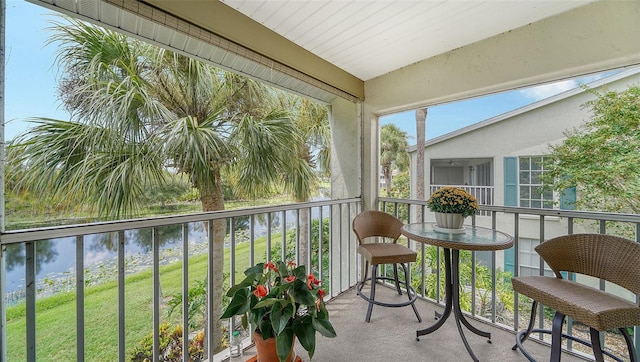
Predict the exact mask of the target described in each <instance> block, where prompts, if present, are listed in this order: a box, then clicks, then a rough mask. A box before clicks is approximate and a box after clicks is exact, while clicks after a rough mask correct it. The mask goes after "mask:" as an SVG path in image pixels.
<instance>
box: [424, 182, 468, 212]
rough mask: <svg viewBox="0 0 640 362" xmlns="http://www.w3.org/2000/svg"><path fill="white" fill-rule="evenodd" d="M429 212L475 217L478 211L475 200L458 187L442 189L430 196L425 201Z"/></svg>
mask: <svg viewBox="0 0 640 362" xmlns="http://www.w3.org/2000/svg"><path fill="white" fill-rule="evenodd" d="M427 206H428V207H429V210H431V211H433V212H442V213H449V214H462V216H463V217H467V216H472V215H475V214H476V213H477V212H478V210H479V207H478V202H477V200H476V198H475V197H474V196H473V195H471V194H470V193H468V192H467V191H465V190H463V189H461V188H459V187H451V186H447V187H443V188H441V189H439V190H437V191H435V192H434V193H432V194H431V197H429V200H428V201H427Z"/></svg>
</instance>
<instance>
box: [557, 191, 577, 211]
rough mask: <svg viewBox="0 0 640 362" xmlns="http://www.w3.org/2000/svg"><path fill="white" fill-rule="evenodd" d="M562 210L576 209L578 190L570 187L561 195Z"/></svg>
mask: <svg viewBox="0 0 640 362" xmlns="http://www.w3.org/2000/svg"><path fill="white" fill-rule="evenodd" d="M560 208H561V209H563V210H575V209H576V188H575V187H569V188H566V189H564V191H563V192H562V194H561V195H560Z"/></svg>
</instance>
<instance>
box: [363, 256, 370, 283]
mask: <svg viewBox="0 0 640 362" xmlns="http://www.w3.org/2000/svg"><path fill="white" fill-rule="evenodd" d="M368 276H369V260H365V262H364V275H363V276H362V284H364V282H365V281H366V280H367V277H368Z"/></svg>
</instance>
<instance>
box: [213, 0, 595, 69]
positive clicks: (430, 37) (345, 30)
mask: <svg viewBox="0 0 640 362" xmlns="http://www.w3.org/2000/svg"><path fill="white" fill-rule="evenodd" d="M221 1H222V2H223V3H225V4H227V5H228V6H230V7H232V8H234V9H236V10H237V11H239V12H241V13H243V14H244V15H246V16H248V17H250V18H252V19H253V20H255V21H257V22H259V23H261V24H262V25H264V26H266V27H267V28H269V29H271V30H273V31H275V32H276V33H278V34H280V35H282V36H283V37H285V38H287V39H288V40H290V41H292V42H294V43H296V44H298V45H299V46H301V47H303V48H305V49H306V50H308V51H310V52H312V53H314V54H316V55H317V56H319V57H321V58H324V59H326V60H327V61H329V62H330V63H333V64H334V65H336V66H338V67H340V68H342V69H344V70H346V71H347V72H349V73H351V74H353V75H355V76H356V77H358V78H360V79H362V80H365V81H366V80H369V79H372V78H375V77H377V76H380V75H383V74H386V73H388V72H391V71H393V70H395V69H399V68H402V67H404V66H407V65H409V64H412V63H415V62H417V61H420V60H423V59H427V58H430V57H433V56H435V55H438V54H442V53H445V52H447V51H450V50H453V49H456V48H459V47H462V46H465V45H467V44H471V43H474V42H477V41H479V40H482V39H486V38H489V37H491V36H494V35H497V34H500V33H504V32H508V31H509V30H512V29H515V28H519V27H522V26H525V25H527V24H529V23H532V22H535V21H538V20H541V19H544V18H547V17H551V16H553V15H556V14H559V13H562V12H565V11H568V10H571V9H574V8H577V7H580V6H583V5H586V4H588V3H591V2H593V1H591V0H569V1H567V0H508V1H497V0H453V1H452V0H448V1H442V0H423V1H389V0H386V1H382V0H360V1H345V0H313V1H303V0H221ZM365 59H366V61H363V60H365Z"/></svg>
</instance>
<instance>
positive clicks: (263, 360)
mask: <svg viewBox="0 0 640 362" xmlns="http://www.w3.org/2000/svg"><path fill="white" fill-rule="evenodd" d="M253 341H254V342H255V344H256V351H257V355H258V356H257V357H258V362H280V360H279V359H278V352H277V351H276V339H275V338H274V337H271V338H267V339H262V334H260V333H258V332H253ZM295 343H296V342H295V337H294V339H293V344H295ZM293 344H292V345H291V353H289V356H288V357H287V359H286V362H292V361H293V357H294V355H293Z"/></svg>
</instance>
